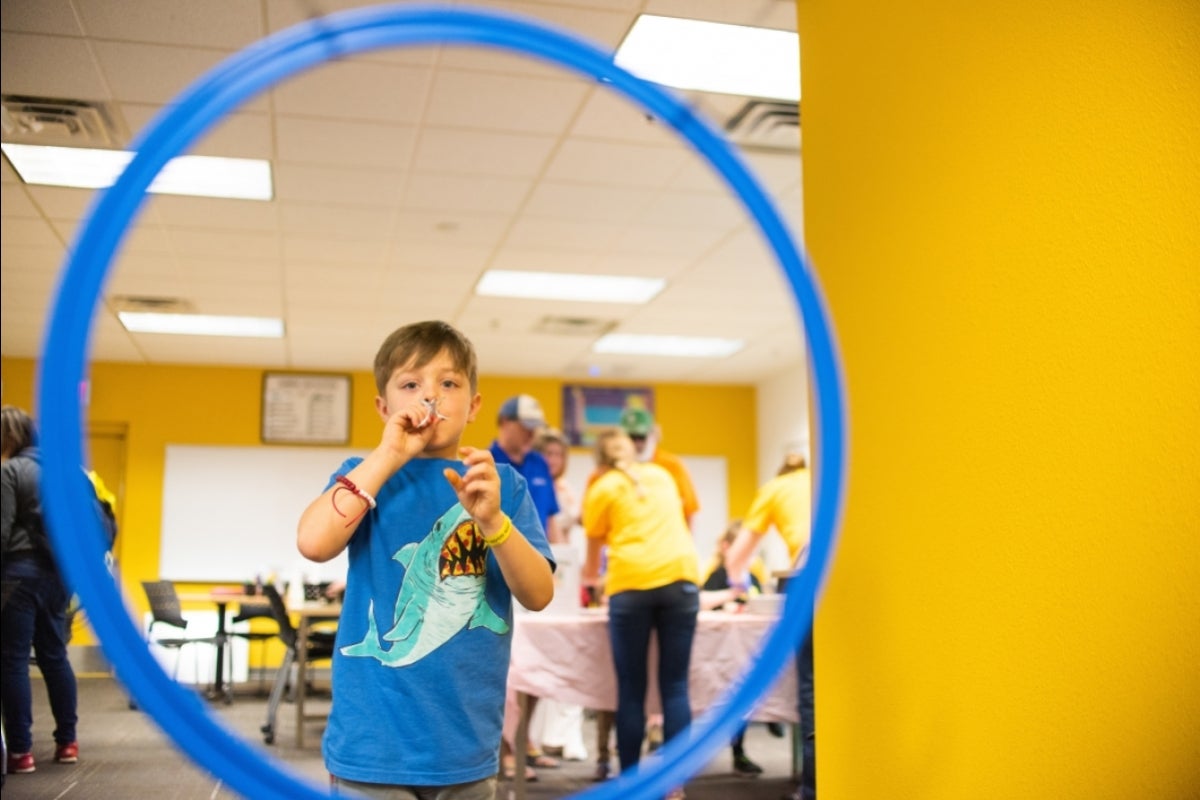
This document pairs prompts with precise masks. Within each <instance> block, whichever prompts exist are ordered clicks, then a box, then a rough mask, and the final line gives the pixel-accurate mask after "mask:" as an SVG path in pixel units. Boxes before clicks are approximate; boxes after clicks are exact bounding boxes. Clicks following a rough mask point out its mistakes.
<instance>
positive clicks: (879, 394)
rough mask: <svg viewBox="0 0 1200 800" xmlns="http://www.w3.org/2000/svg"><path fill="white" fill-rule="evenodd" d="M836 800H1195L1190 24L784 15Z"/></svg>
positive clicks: (823, 681) (1198, 456)
mask: <svg viewBox="0 0 1200 800" xmlns="http://www.w3.org/2000/svg"><path fill="white" fill-rule="evenodd" d="M797 7H798V11H799V29H800V32H801V52H802V56H801V58H802V62H801V66H802V70H801V74H802V78H803V101H802V103H803V106H804V115H803V116H804V133H803V136H804V193H805V210H806V213H805V230H806V236H807V246H808V249H809V251H810V253H811V256H812V258H813V261H814V264H815V268H816V270H817V272H818V273H819V275H820V277H821V280H822V283H823V285H824V288H825V291H826V292H827V296H828V298H829V301H830V305H831V308H832V313H833V316H834V319H835V322H836V325H837V329H838V333H839V336H840V339H841V345H842V350H843V357H844V361H845V367H846V372H847V383H848V392H849V410H850V425H851V430H852V437H851V455H850V480H849V494H848V501H847V505H846V513H845V526H844V529H843V532H842V537H841V542H840V549H839V552H838V554H837V561H836V563H835V565H834V568H833V571H832V575H831V577H830V580H829V583H828V587H827V592H826V594H825V596H824V598H823V600H822V605H821V610H820V613H819V615H818V623H817V631H816V640H815V641H816V657H817V662H816V685H817V692H818V694H817V741H818V742H819V743H820V746H819V747H818V769H817V776H818V781H819V783H820V785H821V790H822V797H823V798H824V800H845V799H852V800H860V799H863V798H884V797H886V798H894V799H895V800H901V799H902V798H903V799H907V798H912V799H913V800H918V799H919V800H971V799H973V798H984V797H1012V798H1053V799H1054V800H1063V799H1064V798H1067V799H1070V798H1081V799H1082V798H1087V800H1101V799H1103V798H1113V799H1114V800H1115V798H1135V797H1136V798H1146V799H1147V800H1148V799H1149V798H1154V800H1168V799H1172V798H1177V799H1178V800H1184V798H1189V799H1193V800H1194V798H1196V797H1197V796H1198V794H1197V792H1200V588H1198V587H1200V4H1197V3H1196V2H1195V0H1159V1H1158V2H1149V3H1129V2H1106V1H1104V0H1101V1H1100V2H1096V0H1074V1H1067V2H1064V1H1063V0H1050V2H1046V0H1015V1H1013V2H1006V3H963V2H958V1H957V0H925V1H924V2H918V3H916V4H914V3H895V2H882V1H876V2H817V0H800V2H799V3H798V5H797Z"/></svg>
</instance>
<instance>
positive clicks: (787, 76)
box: [616, 14, 800, 101]
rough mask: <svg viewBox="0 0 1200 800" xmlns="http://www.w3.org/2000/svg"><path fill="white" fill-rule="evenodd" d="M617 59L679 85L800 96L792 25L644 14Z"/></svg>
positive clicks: (643, 75) (653, 77)
mask: <svg viewBox="0 0 1200 800" xmlns="http://www.w3.org/2000/svg"><path fill="white" fill-rule="evenodd" d="M616 64H617V66H619V67H623V68H624V69H627V70H629V71H630V72H632V73H633V74H634V75H637V76H638V77H639V78H643V79H645V80H648V81H653V82H654V83H661V84H664V85H666V86H674V87H675V88H676V89H693V90H696V91H701V92H716V93H718V94H736V95H744V96H746V97H761V98H766V99H776V100H792V101H799V99H800V37H799V36H798V35H797V34H795V33H793V32H791V31H780V30H774V29H771V28H750V27H747V26H745V25H726V24H724V23H720V22H705V21H704V20H698V19H679V18H677V17H658V16H654V15H652V14H642V15H641V16H639V17H638V18H637V20H636V21H635V22H634V23H633V27H632V28H630V30H629V35H628V36H626V37H625V41H623V42H621V46H620V47H619V48H618V49H617V55H616Z"/></svg>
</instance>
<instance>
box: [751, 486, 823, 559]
mask: <svg viewBox="0 0 1200 800" xmlns="http://www.w3.org/2000/svg"><path fill="white" fill-rule="evenodd" d="M772 525H774V526H775V529H776V530H777V531H779V535H780V536H782V537H783V541H784V543H785V544H786V545H787V549H788V558H789V559H791V561H792V563H793V564H795V565H796V566H800V563H799V562H798V560H797V559H798V558H799V557H800V556H801V554H803V553H805V551H807V550H808V538H809V535H810V531H811V528H812V485H811V483H810V482H809V475H808V470H806V469H798V470H795V471H794V472H789V473H787V474H785V475H777V476H775V477H774V478H772V479H771V480H769V481H767V482H766V483H764V484H763V485H762V486H761V487H759V490H758V493H757V494H755V495H754V502H753V503H751V504H750V512H749V513H748V514H746V516H745V518H744V519H743V520H742V526H743V527H746V528H749V529H750V530H752V531H754V532H755V533H757V534H759V535H762V534H764V533H766V532H767V531H768V530H769V529H770V528H771V526H772Z"/></svg>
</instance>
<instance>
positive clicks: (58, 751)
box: [54, 742, 79, 764]
mask: <svg viewBox="0 0 1200 800" xmlns="http://www.w3.org/2000/svg"><path fill="white" fill-rule="evenodd" d="M54 760H55V761H57V762H58V763H59V764H74V763H75V762H76V761H78V760H79V743H78V742H71V743H70V744H60V745H59V746H58V747H56V748H54Z"/></svg>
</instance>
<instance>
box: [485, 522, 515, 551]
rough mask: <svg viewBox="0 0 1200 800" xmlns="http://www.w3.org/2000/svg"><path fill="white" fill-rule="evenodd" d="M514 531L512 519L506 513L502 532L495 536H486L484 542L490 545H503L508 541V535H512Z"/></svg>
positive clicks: (501, 528)
mask: <svg viewBox="0 0 1200 800" xmlns="http://www.w3.org/2000/svg"><path fill="white" fill-rule="evenodd" d="M512 532H513V524H512V519H511V518H510V517H509V516H508V514H505V515H504V524H503V525H502V526H501V527H500V532H499V533H497V534H496V535H495V536H493V537H492V538H490V539H489V538H488V537H486V536H484V537H483V543H484V544H486V545H487V546H488V547H499V546H500V545H502V544H504V543H505V542H507V541H508V537H509V536H512Z"/></svg>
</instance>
